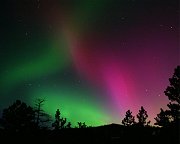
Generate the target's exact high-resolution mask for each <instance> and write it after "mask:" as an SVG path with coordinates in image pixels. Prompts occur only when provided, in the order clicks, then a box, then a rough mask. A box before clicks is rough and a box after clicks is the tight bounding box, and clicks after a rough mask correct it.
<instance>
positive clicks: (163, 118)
mask: <svg viewBox="0 0 180 144" xmlns="http://www.w3.org/2000/svg"><path fill="white" fill-rule="evenodd" d="M154 119H155V120H156V122H155V123H154V124H155V125H159V126H165V127H167V126H169V125H170V119H171V118H170V115H169V114H168V111H164V110H163V109H162V108H161V112H160V113H159V114H157V117H156V118H154Z"/></svg>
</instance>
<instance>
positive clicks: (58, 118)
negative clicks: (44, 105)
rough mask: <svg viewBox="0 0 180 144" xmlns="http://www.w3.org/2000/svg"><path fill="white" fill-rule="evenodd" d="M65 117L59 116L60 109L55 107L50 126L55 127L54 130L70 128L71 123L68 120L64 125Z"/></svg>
mask: <svg viewBox="0 0 180 144" xmlns="http://www.w3.org/2000/svg"><path fill="white" fill-rule="evenodd" d="M66 122H67V120H66V118H63V117H62V118H61V113H60V110H59V109H57V111H56V114H55V122H54V123H52V127H54V128H55V130H58V129H62V128H67V127H68V128H70V127H71V123H70V122H69V123H68V125H67V126H66Z"/></svg>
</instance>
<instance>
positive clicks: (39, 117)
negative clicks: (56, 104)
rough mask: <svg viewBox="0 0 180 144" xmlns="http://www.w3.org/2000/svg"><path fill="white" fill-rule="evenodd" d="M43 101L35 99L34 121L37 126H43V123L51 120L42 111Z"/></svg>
mask: <svg viewBox="0 0 180 144" xmlns="http://www.w3.org/2000/svg"><path fill="white" fill-rule="evenodd" d="M44 102H45V100H44V99H36V101H35V108H34V111H35V122H36V125H37V126H38V127H42V126H43V127H44V126H45V124H44V123H47V122H49V121H51V118H50V115H49V114H47V113H46V112H44V110H43V109H42V106H43V105H44Z"/></svg>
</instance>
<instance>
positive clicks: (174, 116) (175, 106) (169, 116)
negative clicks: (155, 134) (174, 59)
mask: <svg viewBox="0 0 180 144" xmlns="http://www.w3.org/2000/svg"><path fill="white" fill-rule="evenodd" d="M169 82H170V86H168V87H167V88H166V90H165V91H164V93H165V95H166V96H167V97H168V99H169V100H170V101H171V102H169V104H168V105H167V106H168V108H169V110H166V111H164V110H162V109H161V112H160V114H158V115H157V117H156V118H155V120H156V123H155V124H156V125H160V126H168V125H177V124H178V125H179V124H180V66H177V67H176V68H175V70H174V74H173V77H172V78H170V79H169Z"/></svg>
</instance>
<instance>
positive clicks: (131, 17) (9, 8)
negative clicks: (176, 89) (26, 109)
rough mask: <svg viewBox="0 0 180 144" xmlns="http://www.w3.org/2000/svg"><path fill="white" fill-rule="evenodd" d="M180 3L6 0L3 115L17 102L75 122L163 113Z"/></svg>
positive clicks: (1, 39) (175, 56)
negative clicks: (140, 112)
mask: <svg viewBox="0 0 180 144" xmlns="http://www.w3.org/2000/svg"><path fill="white" fill-rule="evenodd" d="M178 5H179V2H178V0H146V1H145V0H13V1H12V0H1V2H0V16H1V20H0V22H1V24H0V25H1V29H0V61H1V63H0V64H1V65H0V89H1V90H0V110H1V112H2V109H3V108H5V107H7V106H9V105H10V104H12V103H13V102H14V101H15V100H16V99H20V100H22V101H25V102H26V103H27V104H29V105H32V106H33V105H34V101H35V99H37V98H44V99H45V100H46V102H45V104H44V106H43V109H44V110H45V111H46V112H47V113H49V114H50V115H51V116H52V118H53V117H54V114H55V111H56V109H58V108H59V109H60V110H61V113H62V115H63V116H64V117H67V119H68V120H69V121H71V122H72V123H73V124H74V125H75V124H76V123H77V122H78V121H81V122H86V123H87V124H88V125H93V126H97V125H102V124H109V123H121V120H122V118H124V115H125V112H126V111H127V110H128V109H130V110H131V111H133V115H136V114H137V112H138V110H139V109H140V107H141V106H144V108H145V109H146V110H147V112H148V115H149V120H151V121H152V124H153V123H154V117H156V114H157V113H159V112H160V108H164V109H166V104H167V103H168V98H167V97H166V96H165V95H164V93H163V92H164V90H165V89H166V87H167V86H168V85H169V81H168V79H169V78H170V77H171V76H172V74H173V72H174V68H175V67H176V66H177V65H179V64H180V59H179V57H180V51H179V42H178V40H179V21H178V16H179V8H178Z"/></svg>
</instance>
